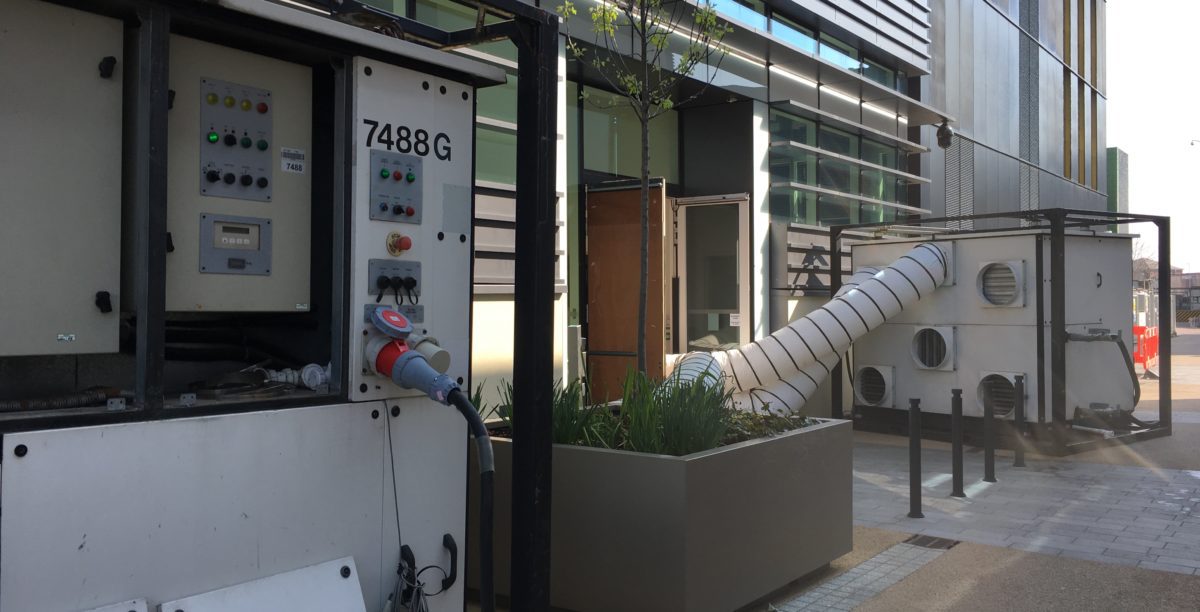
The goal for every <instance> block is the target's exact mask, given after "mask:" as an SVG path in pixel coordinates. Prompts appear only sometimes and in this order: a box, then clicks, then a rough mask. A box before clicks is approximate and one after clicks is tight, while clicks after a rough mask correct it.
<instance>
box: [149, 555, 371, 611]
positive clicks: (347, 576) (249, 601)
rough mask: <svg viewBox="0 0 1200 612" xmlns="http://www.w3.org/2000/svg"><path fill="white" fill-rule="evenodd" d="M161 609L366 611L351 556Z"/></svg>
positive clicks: (195, 596) (215, 592)
mask: <svg viewBox="0 0 1200 612" xmlns="http://www.w3.org/2000/svg"><path fill="white" fill-rule="evenodd" d="M160 609H162V610H186V611H187V612H258V611H259V610H288V611H289V612H328V611H329V610H337V611H339V612H366V608H364V607H363V596H362V590H360V589H359V586H358V572H357V571H355V567H354V557H345V558H342V559H334V560H332V561H326V562H325V563H318V564H317V565H312V566H309V567H305V568H301V569H297V570H292V571H290V572H284V573H282V574H276V575H274V576H269V577H267V578H259V579H258V580H253V581H250V582H246V583H242V584H238V585H234V586H231V587H226V588H224V589H219V590H216V591H210V592H208V593H201V594H199V595H193V596H191V597H185V598H183V599H177V600H175V601H168V602H165V603H163V604H162V606H161V607H160Z"/></svg>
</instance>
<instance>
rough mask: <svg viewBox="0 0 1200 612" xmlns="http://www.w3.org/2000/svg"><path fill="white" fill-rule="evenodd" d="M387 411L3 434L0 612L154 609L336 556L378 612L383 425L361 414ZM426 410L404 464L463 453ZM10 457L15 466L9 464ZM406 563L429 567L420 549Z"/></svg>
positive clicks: (315, 411) (318, 411)
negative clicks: (130, 603)
mask: <svg viewBox="0 0 1200 612" xmlns="http://www.w3.org/2000/svg"><path fill="white" fill-rule="evenodd" d="M384 409H385V407H384V406H383V404H382V403H378V402H375V403H369V404H348V405H334V406H322V407H315V408H298V409H291V410H282V411H270V412H255V413H244V414H236V415H224V416H217V417H204V418H195V419H178V420H167V421H156V422H146V423H130V424H121V425H109V426H103V427H86V428H78V429H67V430H57V431H36V432H27V433H18V434H7V435H5V436H4V448H3V453H4V454H3V457H4V478H3V483H2V484H3V488H2V489H0V499H2V500H3V504H4V512H3V514H0V541H3V542H4V545H3V547H0V609H2V610H4V611H5V612H10V611H11V612H25V611H31V612H33V611H36V612H56V611H60V610H62V611H65V610H72V611H74V610H80V609H86V608H91V607H95V606H98V605H102V604H107V603H109V602H113V601H121V600H127V599H129V598H131V597H145V598H146V599H147V600H149V601H150V602H152V603H155V602H161V601H166V600H170V599H175V598H179V597H183V596H187V595H191V594H195V593H202V592H206V591H209V590H212V589H217V588H222V587H226V586H230V585H234V584H240V583H243V582H246V581H248V580H253V579H257V578H262V577H266V576H270V575H273V574H277V573H279V572H284V571H290V570H294V569H296V568H299V567H304V566H307V565H311V564H314V563H320V562H324V561H328V560H329V559H332V558H339V557H343V556H353V557H354V559H355V562H356V563H357V564H358V567H359V568H360V571H361V573H360V575H359V580H360V581H361V584H362V587H363V589H364V592H365V593H367V595H368V597H367V599H368V601H369V602H370V603H371V604H372V608H373V609H378V607H379V606H380V605H381V603H382V602H381V600H379V599H378V594H379V593H380V592H381V591H382V590H383V589H384V588H390V587H391V586H392V585H391V583H390V582H388V581H389V580H390V578H391V576H394V575H395V567H396V557H395V552H394V551H395V550H396V546H395V544H394V542H395V538H394V535H388V536H386V537H385V535H384V533H383V531H382V530H381V528H382V525H383V524H384V522H385V518H386V522H387V523H388V524H391V523H393V522H394V521H395V519H394V517H393V513H392V504H391V495H390V488H389V489H384V488H383V486H381V485H382V484H383V483H384V482H385V480H384V474H385V471H384V470H383V465H384V458H385V444H386V438H385V431H386V430H385V429H384V428H383V416H382V414H381V416H380V418H378V419H373V418H372V417H371V411H372V410H381V411H382V410H384ZM437 412H438V413H439V414H441V415H446V417H447V421H446V424H445V425H443V426H442V427H441V428H440V429H437V430H432V429H427V430H423V431H421V432H419V433H420V436H417V433H414V434H413V436H414V437H423V436H428V437H429V438H430V439H429V440H426V441H425V442H424V444H423V445H418V444H415V443H413V446H414V448H413V452H414V453H417V452H421V451H425V450H428V449H429V447H430V446H431V445H433V444H435V443H441V444H444V445H445V446H446V447H447V449H450V448H453V449H454V450H456V451H458V453H459V454H462V455H465V453H464V452H463V445H462V443H458V444H454V443H453V442H454V441H455V440H452V439H450V438H448V437H444V436H442V437H439V434H440V432H442V431H449V430H450V429H451V428H450V427H449V423H450V422H451V421H449V419H454V418H458V417H457V415H455V414H453V411H452V410H450V409H447V408H444V407H440V409H439V410H437ZM414 420H415V419H414ZM458 420H459V422H461V419H460V418H459V419H458ZM460 434H462V432H461V430H460V431H455V432H454V435H456V436H457V435H460ZM461 439H462V440H465V435H462V438H461ZM18 445H24V446H25V447H26V448H27V449H28V453H27V454H26V455H25V456H24V457H20V458H18V457H16V455H15V454H14V449H15V448H16V447H17V446H18ZM441 452H442V453H450V452H451V451H450V450H443V451H441ZM433 456H434V457H437V456H438V455H437V454H436V453H435V454H434V455H433ZM463 462H465V459H462V460H460V464H459V467H458V469H457V471H455V472H446V473H447V474H453V475H454V476H455V477H454V478H453V481H454V482H453V486H454V489H455V491H454V493H455V495H457V496H458V497H457V498H456V501H458V500H461V496H462V495H464V494H465V493H464V492H463V491H464V490H465V486H464V485H463V483H462V479H461V478H462V477H461V475H462V474H464V473H465V467H463V466H464V465H465V464H464V463H463ZM414 463H415V464H416V465H417V466H421V467H422V469H423V466H426V465H429V463H426V462H425V461H423V460H422V461H420V462H417V461H414ZM422 484H427V483H422ZM385 491H386V492H387V493H388V495H386V498H385ZM422 494H423V495H431V496H434V497H437V498H439V499H441V498H442V497H441V496H440V495H438V493H437V492H430V491H429V490H428V489H426V490H422ZM385 499H386V503H385ZM385 508H386V511H385ZM461 508H462V505H461V502H459V504H458V505H457V506H456V507H455V508H454V510H453V512H451V511H448V510H445V509H443V512H444V513H445V515H446V516H444V517H443V520H444V521H445V522H446V523H447V525H452V526H454V527H457V528H459V529H461V526H462V518H461V517H462V516H463V515H462V513H461V512H462V511H461ZM406 512H407V510H406ZM454 512H457V514H455V513H454ZM406 517H407V515H406ZM415 530H416V527H415V526H414V527H412V528H410V529H409V531H415ZM391 533H394V528H393V529H392V531H391ZM406 536H407V533H406ZM415 537H416V536H415V535H414V538H415ZM437 537H438V539H439V543H438V548H440V538H441V533H438V534H437ZM456 537H457V536H456ZM459 541H460V542H461V541H462V540H461V539H460V540H459ZM387 543H393V544H392V545H391V546H386V544H387ZM461 548H462V549H465V546H462V547H461ZM388 552H390V553H391V555H390V556H389V558H388V559H387V560H386V562H385V561H383V560H382V559H381V555H383V554H387V553H388ZM416 552H417V555H418V556H417V559H418V560H419V561H421V562H423V563H431V562H436V561H434V560H433V559H434V557H433V555H434V554H436V552H437V551H436V550H432V549H431V547H422V548H418V549H417V551H416ZM427 559H428V561H427ZM385 584H386V586H385Z"/></svg>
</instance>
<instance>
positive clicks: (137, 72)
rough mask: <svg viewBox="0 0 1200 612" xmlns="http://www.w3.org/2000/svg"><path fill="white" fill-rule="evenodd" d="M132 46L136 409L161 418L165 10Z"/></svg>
mask: <svg viewBox="0 0 1200 612" xmlns="http://www.w3.org/2000/svg"><path fill="white" fill-rule="evenodd" d="M137 19H138V23H137V25H136V26H134V27H133V30H132V34H131V36H130V42H131V43H132V45H131V46H132V47H133V49H134V50H135V55H134V56H133V62H130V66H129V67H130V73H131V74H130V75H128V76H127V78H129V79H131V80H130V81H129V90H128V91H130V92H131V93H132V95H131V96H127V97H126V100H127V104H128V106H127V108H128V109H129V110H128V113H127V115H126V121H127V122H128V125H127V128H128V129H127V131H126V133H127V134H129V135H130V139H129V140H130V142H129V143H128V144H127V145H126V156H125V157H126V160H127V161H126V163H127V164H129V166H128V167H127V168H126V170H125V172H126V174H127V176H128V177H129V178H130V180H131V182H129V183H128V185H129V193H128V195H129V200H130V202H131V203H132V206H131V219H132V223H131V225H132V228H133V241H134V248H133V253H134V256H133V261H132V262H131V263H132V265H133V274H134V289H133V292H134V297H133V303H134V311H135V314H136V317H137V322H136V326H135V329H136V345H137V353H136V363H137V366H136V368H137V370H136V374H135V380H134V405H135V406H136V407H137V408H140V409H141V410H143V411H145V412H147V413H151V414H153V413H156V412H158V411H160V410H162V407H163V360H164V349H165V344H166V315H167V288H166V272H167V206H166V204H167V96H168V93H167V69H168V52H169V36H170V30H171V23H170V15H169V13H168V12H167V10H166V9H165V8H164V7H163V6H162V5H159V4H148V5H146V6H142V7H139V8H138V10H137Z"/></svg>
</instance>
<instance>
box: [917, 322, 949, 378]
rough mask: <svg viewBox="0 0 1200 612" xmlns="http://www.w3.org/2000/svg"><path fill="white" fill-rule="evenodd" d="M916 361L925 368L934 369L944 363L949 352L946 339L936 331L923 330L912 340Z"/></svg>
mask: <svg viewBox="0 0 1200 612" xmlns="http://www.w3.org/2000/svg"><path fill="white" fill-rule="evenodd" d="M913 347H914V348H915V349H916V354H917V361H920V362H921V365H923V366H925V367H927V368H936V367H939V366H941V365H942V364H943V363H945V362H946V356H947V355H948V353H949V351H948V349H947V347H946V339H945V338H943V337H942V334H940V333H938V331H937V330H936V329H931V328H925V329H922V330H921V331H919V332H917V335H916V337H914V338H913Z"/></svg>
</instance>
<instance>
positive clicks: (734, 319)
mask: <svg viewBox="0 0 1200 612" xmlns="http://www.w3.org/2000/svg"><path fill="white" fill-rule="evenodd" d="M729 326H730V327H741V326H742V315H741V314H739V313H736V312H731V313H729Z"/></svg>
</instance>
